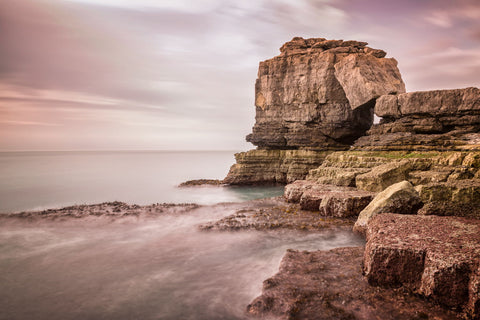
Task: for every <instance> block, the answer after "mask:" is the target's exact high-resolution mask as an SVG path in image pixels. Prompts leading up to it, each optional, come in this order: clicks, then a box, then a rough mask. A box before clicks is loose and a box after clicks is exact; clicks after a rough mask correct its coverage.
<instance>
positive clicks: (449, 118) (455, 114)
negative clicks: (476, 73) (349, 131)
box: [355, 87, 480, 150]
mask: <svg viewBox="0 0 480 320" xmlns="http://www.w3.org/2000/svg"><path fill="white" fill-rule="evenodd" d="M374 110H375V114H376V115H377V116H379V117H382V120H381V122H380V124H377V125H374V126H373V127H372V128H371V129H370V130H369V131H368V135H367V136H365V137H362V138H360V139H359V140H358V141H357V142H356V143H355V147H357V148H361V149H363V150H429V149H434V150H472V149H479V148H480V133H479V132H480V89H478V88H473V87H471V88H465V89H454V90H435V91H421V92H409V93H403V94H398V95H384V96H382V97H380V98H378V99H377V101H376V103H375V109H374Z"/></svg>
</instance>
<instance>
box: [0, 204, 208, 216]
mask: <svg viewBox="0 0 480 320" xmlns="http://www.w3.org/2000/svg"><path fill="white" fill-rule="evenodd" d="M199 207H200V205H198V204H193V203H181V204H172V203H155V204H150V205H146V206H140V205H136V204H128V203H124V202H120V201H114V202H103V203H99V204H81V205H74V206H68V207H64V208H59V209H46V210H40V211H23V212H18V213H8V214H2V215H0V219H3V220H5V219H12V218H13V219H15V218H16V219H24V220H25V219H27V220H39V219H42V220H68V219H81V218H88V217H98V218H100V217H103V218H114V219H116V218H124V217H155V216H158V215H162V214H185V213H189V212H190V211H192V210H194V209H197V208H199Z"/></svg>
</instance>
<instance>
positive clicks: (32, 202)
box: [0, 152, 363, 320]
mask: <svg viewBox="0 0 480 320" xmlns="http://www.w3.org/2000/svg"><path fill="white" fill-rule="evenodd" d="M233 161H234V159H233V154H232V153H231V152H79V153H74V152H67V153H64V152H61V153H60V152H56V153H51V152H49V153H3V154H0V197H1V199H0V205H1V210H0V211H3V212H8V211H19V210H30V209H36V208H37V209H38V208H47V207H60V206H64V205H70V204H74V203H95V202H102V201H112V200H120V201H125V202H130V203H138V204H146V203H155V202H198V203H214V202H223V201H241V200H246V199H252V198H259V197H264V196H273V195H278V194H281V191H282V190H281V188H221V187H205V188H189V189H179V188H177V187H176V185H178V184H179V183H180V182H182V181H184V180H188V179H196V178H223V177H224V176H225V174H226V173H227V171H228V168H229V166H230V165H231V164H232V163H233ZM233 213H235V209H234V208H229V207H227V206H224V205H215V206H205V207H200V208H199V209H197V210H196V211H195V213H194V214H185V215H168V214H166V215H161V216H159V217H156V218H154V219H144V220H142V219H140V220H138V221H136V220H133V221H131V220H128V221H124V220H121V219H119V220H114V221H103V220H95V219H93V220H92V219H78V220H77V219H76V220H70V221H68V220H67V221H64V222H61V221H36V222H32V221H29V220H22V221H17V220H8V219H7V220H2V221H1V222H0V319H1V320H7V319H8V320H25V319H39V320H43V319H45V320H47V319H48V320H57V319H58V320H84V319H94V320H96V319H115V320H130V319H142V320H149V319H151V320H155V319H168V320H170V319H171V320H178V319H192V320H214V319H218V320H220V319H222V320H223V319H247V318H248V316H247V315H246V313H245V309H246V306H247V305H248V303H250V302H251V301H252V300H253V299H254V298H255V297H256V296H258V295H259V294H260V293H261V288H262V281H263V280H265V279H266V278H268V277H270V276H272V275H273V274H275V273H276V272H277V270H278V265H279V263H280V260H281V258H282V256H283V255H284V254H285V250H286V249H289V248H291V249H298V250H318V249H331V248H335V247H344V246H356V245H361V244H362V243H363V240H362V239H360V238H358V237H357V236H355V235H354V234H352V233H351V232H346V231H341V232H339V231H336V232H335V231H320V232H313V233H308V232H299V231H270V232H267V231H235V232H205V231H200V230H198V228H197V226H198V224H201V223H205V222H208V221H215V220H217V219H220V218H222V217H225V216H227V215H230V214H233Z"/></svg>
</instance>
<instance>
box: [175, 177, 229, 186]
mask: <svg viewBox="0 0 480 320" xmlns="http://www.w3.org/2000/svg"><path fill="white" fill-rule="evenodd" d="M222 184H223V180H217V179H197V180H188V181H185V182H182V183H180V185H179V187H195V186H205V185H209V186H219V185H222Z"/></svg>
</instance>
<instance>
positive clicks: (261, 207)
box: [0, 197, 461, 319]
mask: <svg viewBox="0 0 480 320" xmlns="http://www.w3.org/2000/svg"><path fill="white" fill-rule="evenodd" d="M219 207H220V208H222V209H225V210H233V211H234V212H235V213H234V214H230V215H227V216H225V217H224V218H221V219H219V220H218V219H217V220H214V221H211V222H207V223H204V224H200V225H197V227H196V229H197V230H199V231H201V232H207V233H208V232H229V233H230V232H236V231H249V230H255V231H260V232H281V231H282V230H292V231H299V232H306V233H312V232H313V233H317V232H327V231H328V232H333V233H335V232H338V231H350V232H353V231H352V227H353V224H354V223H355V219H352V218H350V219H345V218H334V217H319V214H318V212H315V211H309V210H302V209H301V208H300V207H299V206H298V204H292V203H288V202H286V201H285V199H284V198H283V197H275V198H266V199H258V200H250V201H245V202H236V203H218V204H215V205H197V204H152V205H147V206H139V205H129V204H126V203H122V202H111V203H101V204H95V205H79V206H70V207H65V208H60V209H49V210H42V211H34V212H22V213H17V214H9V215H6V216H3V217H1V218H0V221H3V222H5V221H12V222H13V221H15V223H24V222H25V223H30V222H46V223H48V224H50V223H62V222H67V223H68V222H74V224H77V223H78V222H80V221H85V222H86V223H87V224H88V223H98V222H100V221H103V222H106V223H112V222H122V221H128V222H133V223H134V222H135V221H139V220H142V221H148V220H149V219H155V218H156V217H159V216H162V215H170V216H183V215H194V214H195V213H196V210H199V209H201V210H203V212H205V211H206V212H208V209H209V208H212V209H213V208H219ZM364 250H365V246H361V247H357V248H350V249H349V248H339V249H333V250H329V251H295V250H293V251H292V250H287V252H286V253H285V255H284V257H283V259H282V263H281V264H280V267H279V270H278V272H277V273H276V274H275V275H272V276H271V278H269V279H266V280H265V281H264V286H263V291H262V294H261V295H260V296H258V297H257V298H255V299H254V300H253V301H252V302H251V303H250V305H248V306H245V308H246V309H245V310H246V311H245V312H247V314H249V316H251V317H264V316H273V317H274V318H277V319H291V318H292V317H296V316H300V317H301V318H302V319H303V318H304V319H313V318H315V315H316V314H318V312H319V310H322V312H325V314H326V315H328V316H327V317H326V319H343V318H344V319H350V318H351V319H368V318H369V317H373V316H380V317H382V318H383V319H415V318H417V319H423V318H425V317H426V318H429V317H434V318H435V319H457V318H458V319H460V316H461V315H460V313H455V312H453V311H451V310H448V309H446V308H444V307H442V306H440V305H436V304H435V303H432V302H429V301H426V300H424V299H421V298H420V297H418V296H415V295H412V293H411V292H409V291H408V290H405V289H388V288H380V287H376V286H371V285H369V284H368V283H367V280H366V279H365V277H364V276H363V275H362V269H361V268H360V264H361V262H362V256H363V254H364ZM312 257H315V258H312ZM312 259H313V260H312ZM319 261H321V265H318V263H320V262H319ZM329 264H330V266H329ZM286 265H288V267H286ZM334 266H336V267H334ZM289 268H290V269H289ZM289 270H290V271H289ZM293 270H295V271H293ZM325 270H328V272H327V271H325ZM347 270H350V271H347ZM346 272H347V273H346ZM272 279H273V280H272ZM308 279H310V280H308ZM305 281H306V282H305ZM345 281H347V282H345ZM352 281H353V282H352ZM273 283H274V284H273ZM309 283H310V284H309ZM313 283H319V284H322V285H318V286H312V284H313ZM327 283H328V284H329V285H326V284H327ZM339 283H342V285H341V286H340V287H339V286H338V285H339ZM293 288H294V290H293V291H292V289H293ZM332 288H335V289H332ZM359 292H361V294H359ZM380 296H382V297H384V298H380ZM338 297H341V299H340V298H338ZM385 297H388V298H385ZM339 299H340V300H339ZM345 299H346V300H345ZM345 301H348V303H346V302H345ZM399 301H401V303H400V304H399V303H398V302H399ZM362 305H363V307H362ZM372 305H381V307H378V306H377V307H373V308H372ZM319 308H320V309H319ZM386 310H387V311H386ZM392 315H395V316H394V317H392ZM388 316H390V318H389V317H388Z"/></svg>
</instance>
